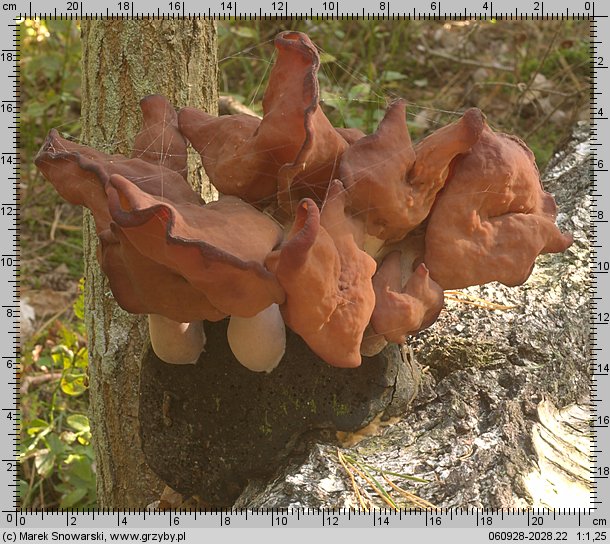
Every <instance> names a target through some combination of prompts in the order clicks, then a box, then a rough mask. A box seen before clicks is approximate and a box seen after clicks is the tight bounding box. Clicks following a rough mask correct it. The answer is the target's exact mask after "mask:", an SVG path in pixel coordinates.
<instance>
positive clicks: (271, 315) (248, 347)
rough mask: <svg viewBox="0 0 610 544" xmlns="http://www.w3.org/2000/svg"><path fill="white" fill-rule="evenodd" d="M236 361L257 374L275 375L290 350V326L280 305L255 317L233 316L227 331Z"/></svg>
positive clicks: (268, 308) (273, 305) (267, 309)
mask: <svg viewBox="0 0 610 544" xmlns="http://www.w3.org/2000/svg"><path fill="white" fill-rule="evenodd" d="M227 339H228V340H229V347H230V348H231V351H232V352H233V355H235V358H236V359H237V360H238V361H239V362H240V363H241V364H242V365H244V366H245V367H246V368H249V369H250V370H253V371H254V372H271V371H272V370H273V369H274V368H275V367H276V366H277V365H278V364H279V362H280V361H281V359H282V357H283V356H284V352H285V351H286V327H285V325H284V319H283V318H282V314H281V313H280V308H279V306H278V305H277V304H272V305H271V306H269V307H267V308H265V309H264V310H263V311H262V312H260V313H258V314H256V315H255V316H254V317H236V316H231V319H230V321H229V328H228V329H227Z"/></svg>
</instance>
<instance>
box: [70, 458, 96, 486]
mask: <svg viewBox="0 0 610 544" xmlns="http://www.w3.org/2000/svg"><path fill="white" fill-rule="evenodd" d="M69 459H70V460H71V462H70V463H68V459H66V461H65V464H64V465H65V466H64V474H65V475H66V477H67V478H68V479H72V478H78V479H79V480H81V481H82V482H83V483H91V482H95V474H94V473H93V468H92V464H91V459H89V458H88V457H85V456H84V455H70V457H69Z"/></svg>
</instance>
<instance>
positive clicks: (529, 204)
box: [36, 32, 572, 371]
mask: <svg viewBox="0 0 610 544" xmlns="http://www.w3.org/2000/svg"><path fill="white" fill-rule="evenodd" d="M275 47H276V49H277V59H276V61H275V64H274V66H273V69H272V71H271V74H270V77H269V82H268V86H267V89H266V92H265V95H264V99H263V111H264V115H263V118H262V119H259V118H256V117H252V116H249V115H226V116H220V117H216V116H212V115H209V114H207V113H205V112H203V111H199V110H196V109H193V108H184V109H181V110H180V111H179V112H176V110H175V109H174V108H173V106H172V105H171V104H170V103H169V102H168V101H167V100H166V99H165V98H163V97H161V96H158V95H154V96H149V97H146V98H144V99H143V100H142V102H141V108H142V114H143V120H144V122H143V128H142V130H141V132H140V133H139V134H138V135H137V137H136V139H135V144H134V150H133V153H132V156H131V157H130V158H127V157H124V156H120V155H107V154H104V153H101V152H99V151H96V150H94V149H91V148H89V147H86V146H83V145H79V144H77V143H74V142H72V141H68V140H66V139H64V138H62V137H61V136H60V135H59V133H58V132H57V131H56V130H52V131H51V132H50V133H49V135H48V137H47V139H46V141H45V143H44V145H43V147H42V149H41V151H40V153H39V154H38V156H37V158H36V165H37V167H38V168H39V169H40V170H41V172H42V173H43V175H44V176H45V177H46V178H47V179H48V180H49V181H50V182H51V183H52V184H53V185H54V187H55V189H56V190H57V191H58V192H59V194H60V195H61V196H62V197H63V198H65V199H66V200H67V201H69V202H71V203H73V204H80V205H83V206H86V207H87V208H89V209H90V210H91V211H92V213H93V216H94V219H95V225H96V231H97V235H98V237H99V241H100V244H99V250H98V259H99V262H100V264H101V267H102V269H103V271H104V273H105V274H106V276H107V277H108V280H109V283H110V287H111V290H112V292H113V294H114V297H115V298H116V300H117V302H118V303H119V305H120V306H121V307H123V308H124V309H125V310H127V311H128V312H132V313H141V314H149V325H150V332H151V340H152V344H153V349H154V350H155V352H156V353H157V355H158V356H159V357H160V358H161V359H163V360H164V361H166V362H170V363H192V362H195V361H196V360H197V358H198V356H199V354H200V353H201V351H202V350H203V348H204V345H205V335H204V332H203V326H202V323H203V321H205V320H209V321H218V320H221V319H224V318H226V317H227V316H230V323H229V327H228V341H229V345H230V346H231V349H232V351H233V353H234V354H235V356H236V358H237V359H238V360H239V361H240V362H241V363H242V364H244V365H245V366H247V367H248V368H251V369H252V370H256V371H270V370H272V369H273V368H274V367H275V366H276V365H277V364H278V363H279V361H280V360H281V358H282V356H283V354H284V348H285V335H286V331H285V325H287V326H288V327H290V329H292V330H293V331H294V332H295V333H297V334H298V335H300V336H301V337H302V338H303V339H304V340H305V342H306V343H307V344H308V345H309V347H310V348H311V350H312V351H313V352H315V353H316V354H317V355H318V356H319V357H321V358H322V359H324V360H325V361H326V362H327V363H329V364H331V365H334V366H338V367H356V366H358V365H360V364H361V361H362V358H361V356H362V355H372V354H375V353H378V352H379V351H380V350H381V349H382V348H383V347H384V346H385V344H386V343H387V342H399V343H400V342H404V341H405V339H406V337H407V336H408V335H412V334H415V333H416V332H418V331H420V330H421V329H424V328H426V327H429V326H430V325H431V324H432V323H433V322H434V321H435V320H436V318H437V317H438V315H439V313H440V311H441V308H442V307H443V291H444V290H445V289H456V288H463V287H467V286H470V285H478V284H483V283H487V282H491V281H499V282H502V283H504V284H506V285H510V286H512V285H518V284H521V283H523V282H524V281H525V280H526V279H527V278H528V276H529V275H530V273H531V271H532V268H533V265H534V261H535V259H536V257H537V256H538V255H540V254H541V253H548V252H561V251H563V250H565V249H566V248H567V247H568V246H569V245H570V244H571V242H572V238H571V236H569V235H567V234H562V233H561V232H560V231H559V229H558V228H557V226H556V224H555V218H556V213H557V212H556V206H555V202H554V200H553V197H552V196H551V195H550V194H548V193H546V192H545V191H544V190H543V188H542V186H541V183H540V177H539V173H538V169H537V167H536V163H535V161H534V157H533V154H532V153H531V151H530V150H529V149H528V148H527V147H526V145H525V144H524V143H523V142H522V141H521V140H519V139H517V138H515V137H513V136H508V135H505V134H499V133H495V132H493V131H492V130H491V129H490V128H489V126H488V125H487V123H486V120H485V117H484V116H483V115H482V113H481V112H480V111H479V110H477V109H470V110H468V111H466V112H465V113H464V115H463V116H462V117H461V118H460V119H459V120H458V121H456V122H454V123H452V124H450V125H448V126H445V127H443V128H441V129H439V130H437V131H436V132H434V133H432V134H431V135H430V136H428V137H427V138H425V139H423V140H422V141H421V142H419V143H417V144H415V145H413V144H412V143H411V139H410V136H409V131H408V128H407V123H406V114H405V103H404V101H402V100H397V101H395V102H393V103H392V104H390V106H389V107H388V109H387V111H386V114H385V116H384V118H383V120H382V121H381V122H380V124H379V127H378V128H377V130H376V132H374V133H373V134H370V135H365V134H363V133H362V132H360V131H359V130H356V129H349V128H335V127H333V126H332V125H331V123H330V122H329V120H328V119H327V117H326V116H325V114H324V112H323V110H322V108H321V107H320V104H319V96H320V94H319V86H318V79H317V71H318V67H319V56H318V51H317V49H316V47H315V46H314V45H313V43H312V42H311V41H310V39H309V38H308V37H307V36H306V35H304V34H301V33H299V32H283V33H281V34H279V35H278V36H277V37H276V39H275ZM187 143H190V144H191V145H192V146H193V148H194V149H195V150H196V151H197V152H198V153H199V154H200V156H201V160H202V163H203V166H204V168H205V171H206V173H207V175H208V176H209V178H210V181H211V182H212V183H213V184H214V186H215V187H216V188H217V189H218V191H219V193H220V194H221V196H220V198H219V200H217V201H213V202H208V203H205V202H204V201H203V200H202V199H201V197H200V196H199V194H197V193H196V192H195V191H194V190H193V189H192V188H191V186H190V185H189V183H188V182H187V180H186V177H187V165H186V154H187Z"/></svg>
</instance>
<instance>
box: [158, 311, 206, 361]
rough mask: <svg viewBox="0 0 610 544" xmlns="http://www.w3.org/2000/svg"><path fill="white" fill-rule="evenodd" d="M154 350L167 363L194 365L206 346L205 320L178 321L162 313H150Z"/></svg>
mask: <svg viewBox="0 0 610 544" xmlns="http://www.w3.org/2000/svg"><path fill="white" fill-rule="evenodd" d="M148 330H149V332H150V342H151V344H152V348H153V351H154V352H155V354H156V355H157V357H159V359H161V360H162V361H163V362H165V363H169V364H172V365H194V364H195V363H196V362H197V359H199V355H201V352H202V351H203V348H204V347H205V333H204V331H203V321H193V322H192V323H178V322H177V321H172V320H171V319H168V318H167V317H163V316H161V315H156V314H149V315H148Z"/></svg>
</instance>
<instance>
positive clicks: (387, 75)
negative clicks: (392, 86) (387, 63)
mask: <svg viewBox="0 0 610 544" xmlns="http://www.w3.org/2000/svg"><path fill="white" fill-rule="evenodd" d="M381 79H382V80H383V81H398V80H400V79H407V76H406V75H404V74H401V73H400V72H394V71H392V70H388V71H386V72H384V73H383V74H382V76H381Z"/></svg>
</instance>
